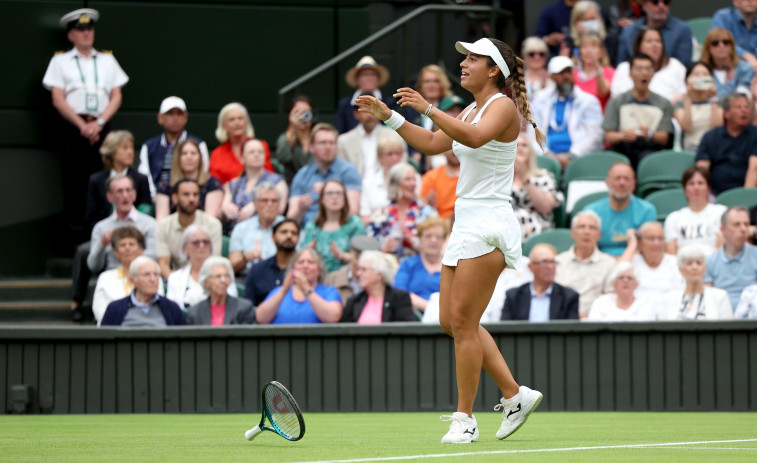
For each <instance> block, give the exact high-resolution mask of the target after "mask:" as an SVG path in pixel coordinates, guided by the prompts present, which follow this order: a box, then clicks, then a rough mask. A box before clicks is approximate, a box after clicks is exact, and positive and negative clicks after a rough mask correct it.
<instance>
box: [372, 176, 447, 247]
mask: <svg viewBox="0 0 757 463" xmlns="http://www.w3.org/2000/svg"><path fill="white" fill-rule="evenodd" d="M387 180H388V182H387V188H386V191H387V197H388V198H389V205H388V206H386V207H384V208H382V209H381V210H379V211H376V212H374V213H373V215H372V216H371V218H370V223H369V224H368V235H370V236H376V237H379V238H380V239H381V240H382V241H383V244H382V246H381V250H382V251H384V252H388V253H394V254H397V255H398V256H407V255H412V254H415V252H416V249H417V248H418V234H417V232H416V228H417V225H418V224H419V223H420V222H422V221H423V220H424V219H426V218H427V217H430V216H435V215H436V211H435V210H434V209H433V208H432V207H429V206H421V205H420V204H419V203H418V176H417V172H416V170H415V168H413V166H411V165H410V164H407V163H405V162H401V163H399V164H396V165H395V166H394V167H392V168H391V169H389V175H388V179H387Z"/></svg>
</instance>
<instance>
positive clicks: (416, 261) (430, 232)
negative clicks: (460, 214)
mask: <svg viewBox="0 0 757 463" xmlns="http://www.w3.org/2000/svg"><path fill="white" fill-rule="evenodd" d="M448 237H449V225H448V224H447V221H446V220H444V219H442V218H441V217H432V218H429V219H426V220H424V221H423V222H421V223H420V224H419V225H418V254H416V255H414V256H412V257H408V258H407V259H405V260H403V261H402V262H401V263H400V267H399V270H397V275H396V276H395V277H394V287H395V288H397V289H401V290H403V291H407V292H408V293H410V299H411V300H412V302H413V309H415V310H417V311H419V312H423V311H424V310H426V305H427V304H428V299H429V297H431V294H433V293H436V292H439V283H440V279H441V274H442V273H441V272H442V256H443V255H444V247H445V242H446V241H447V238H448Z"/></svg>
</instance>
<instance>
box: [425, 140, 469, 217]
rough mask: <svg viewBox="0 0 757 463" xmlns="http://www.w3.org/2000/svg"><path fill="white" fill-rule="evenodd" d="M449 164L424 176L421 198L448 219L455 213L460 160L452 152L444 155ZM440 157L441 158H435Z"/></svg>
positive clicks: (446, 163)
mask: <svg viewBox="0 0 757 463" xmlns="http://www.w3.org/2000/svg"><path fill="white" fill-rule="evenodd" d="M443 154H444V157H445V159H446V160H447V162H445V163H444V164H443V165H441V166H439V167H437V168H435V169H433V170H430V171H428V172H426V173H425V174H423V179H422V186H421V198H423V200H424V201H425V202H426V204H428V205H429V206H431V207H433V208H434V209H436V212H437V213H438V214H439V216H440V217H442V218H445V219H448V218H449V217H450V216H451V215H452V213H453V212H455V201H456V200H457V194H456V193H455V192H456V190H457V179H458V177H460V160H459V159H457V156H455V153H453V152H452V150H449V151H446V152H444V153H443ZM434 157H439V156H434Z"/></svg>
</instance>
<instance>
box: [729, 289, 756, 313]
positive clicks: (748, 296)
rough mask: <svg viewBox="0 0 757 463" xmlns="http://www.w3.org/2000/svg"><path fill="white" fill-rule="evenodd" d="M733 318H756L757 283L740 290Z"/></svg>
mask: <svg viewBox="0 0 757 463" xmlns="http://www.w3.org/2000/svg"><path fill="white" fill-rule="evenodd" d="M733 318H739V319H741V318H752V319H754V318H757V285H749V286H747V287H746V288H744V291H742V292H741V298H740V299H739V305H738V306H737V307H736V311H735V313H734V314H733Z"/></svg>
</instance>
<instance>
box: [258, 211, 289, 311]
mask: <svg viewBox="0 0 757 463" xmlns="http://www.w3.org/2000/svg"><path fill="white" fill-rule="evenodd" d="M299 238H300V225H299V224H298V223H297V221H295V220H292V219H284V220H282V221H281V222H279V223H277V224H276V225H274V226H273V242H274V244H275V245H276V255H274V256H273V257H269V258H268V259H265V260H261V261H260V262H258V263H257V264H255V265H253V266H252V267H251V268H250V271H249V272H247V280H246V281H245V283H244V297H246V298H247V299H249V300H251V301H252V303H253V305H255V306H256V307H257V306H258V305H259V304H260V303H261V302H263V301H264V300H265V298H266V296H268V293H270V292H271V290H272V289H273V288H275V287H277V286H280V285H281V282H282V281H284V272H285V271H286V268H287V266H288V265H289V262H290V261H291V260H292V256H294V251H295V250H296V249H297V242H298V241H299Z"/></svg>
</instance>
